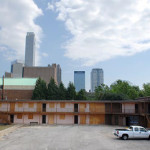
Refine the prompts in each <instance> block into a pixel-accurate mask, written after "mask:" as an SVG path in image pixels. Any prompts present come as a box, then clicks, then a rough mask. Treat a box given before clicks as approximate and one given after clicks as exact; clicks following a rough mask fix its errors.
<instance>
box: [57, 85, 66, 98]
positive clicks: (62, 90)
mask: <svg viewBox="0 0 150 150" xmlns="http://www.w3.org/2000/svg"><path fill="white" fill-rule="evenodd" d="M66 92H67V90H66V88H65V87H64V84H63V83H62V82H61V83H60V85H59V88H58V99H59V100H66Z"/></svg>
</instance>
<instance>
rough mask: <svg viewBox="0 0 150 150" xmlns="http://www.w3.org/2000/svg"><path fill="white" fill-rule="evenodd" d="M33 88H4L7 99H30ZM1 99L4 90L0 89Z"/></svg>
mask: <svg viewBox="0 0 150 150" xmlns="http://www.w3.org/2000/svg"><path fill="white" fill-rule="evenodd" d="M32 93H33V90H4V96H3V97H4V99H7V100H16V99H17V100H30V99H31V98H32ZM0 99H2V91H1V90H0Z"/></svg>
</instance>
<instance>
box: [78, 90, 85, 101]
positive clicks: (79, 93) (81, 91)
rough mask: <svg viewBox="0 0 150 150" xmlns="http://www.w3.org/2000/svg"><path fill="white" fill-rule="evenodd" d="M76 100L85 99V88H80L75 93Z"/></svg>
mask: <svg viewBox="0 0 150 150" xmlns="http://www.w3.org/2000/svg"><path fill="white" fill-rule="evenodd" d="M76 100H86V92H85V90H83V89H81V90H80V91H79V92H78V93H77V95H76Z"/></svg>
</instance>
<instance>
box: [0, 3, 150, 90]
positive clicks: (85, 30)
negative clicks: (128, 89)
mask: <svg viewBox="0 0 150 150" xmlns="http://www.w3.org/2000/svg"><path fill="white" fill-rule="evenodd" d="M63 2H64V3H63ZM0 4H1V7H2V8H4V9H5V10H7V11H5V12H3V10H0V20H1V21H0V57H1V59H0V64H1V65H0V76H1V77H2V76H3V75H4V73H5V72H9V71H10V64H11V61H13V60H15V59H19V60H24V54H25V37H26V33H27V32H34V33H35V35H36V46H37V51H36V52H35V56H36V58H37V59H36V66H47V64H52V63H57V64H60V66H61V68H62V81H63V83H64V84H65V86H66V87H67V85H68V83H69V81H71V82H73V80H74V79H73V73H74V70H84V71H85V72H86V79H85V80H86V81H85V82H86V90H87V91H88V90H89V89H90V72H91V70H92V68H103V70H104V71H105V84H107V85H110V84H112V83H113V82H115V81H116V80H117V79H121V80H127V81H130V82H131V83H133V84H134V85H138V86H140V88H142V84H143V83H148V82H150V78H149V76H150V70H149V64H150V60H149V55H150V51H149V50H150V45H149V43H150V42H149V39H150V37H149V35H150V34H149V22H148V19H147V17H146V16H147V15H146V14H148V13H149V10H150V9H149V7H150V5H149V1H147V0H146V1H144V2H141V1H140V0H137V1H132V0H129V1H123V0H122V1H115V2H114V1H112V0H110V1H109V6H108V2H107V1H106V2H103V1H97V0H96V1H94V2H91V1H87V2H86V3H85V2H84V1H83V0H81V1H80V2H76V1H75V2H73V3H71V4H70V3H69V1H65V0H58V1H57V2H54V1H49V0H43V1H41V0H36V1H33V0H26V1H23V0H20V1H16V0H14V1H13V2H11V1H8V0H5V1H1V2H0ZM16 4H17V5H16ZM56 4H57V5H56ZM89 6H91V7H89ZM61 7H64V8H65V12H62V11H61V10H62V9H61ZM18 8H19V9H18ZM82 8H83V9H82ZM74 9H76V11H73V10H74ZM56 10H57V11H56ZM66 10H70V11H68V12H67V11H66ZM81 10H82V11H81ZM104 10H107V11H104ZM112 10H116V11H112ZM146 10H148V11H146ZM3 16H10V19H5V18H4V17H3ZM103 16H104V17H105V18H106V19H104V20H103V19H102V18H103ZM10 24H11V26H10ZM108 27H109V28H108ZM108 29H109V30H108ZM139 35H140V36H139Z"/></svg>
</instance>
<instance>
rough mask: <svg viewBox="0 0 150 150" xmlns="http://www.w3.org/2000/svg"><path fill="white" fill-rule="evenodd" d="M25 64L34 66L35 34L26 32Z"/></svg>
mask: <svg viewBox="0 0 150 150" xmlns="http://www.w3.org/2000/svg"><path fill="white" fill-rule="evenodd" d="M25 66H29V67H32V66H35V34H34V33H33V32H27V35H26V45H25Z"/></svg>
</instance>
